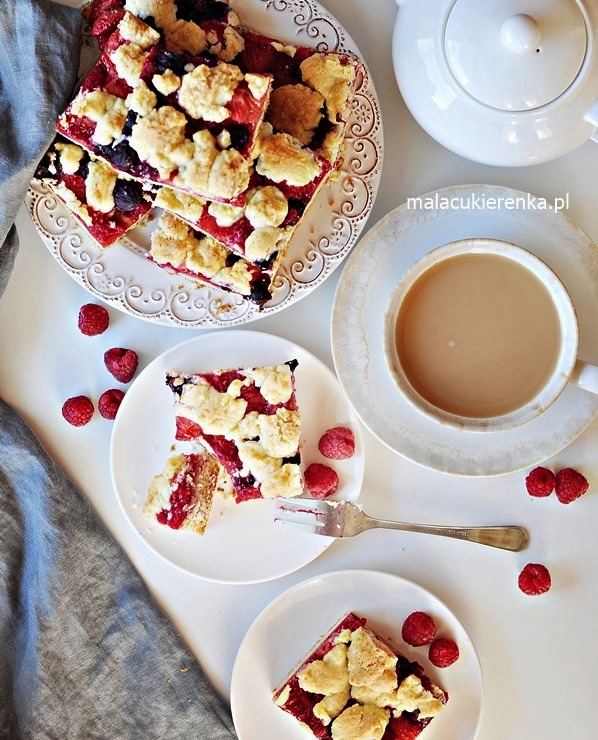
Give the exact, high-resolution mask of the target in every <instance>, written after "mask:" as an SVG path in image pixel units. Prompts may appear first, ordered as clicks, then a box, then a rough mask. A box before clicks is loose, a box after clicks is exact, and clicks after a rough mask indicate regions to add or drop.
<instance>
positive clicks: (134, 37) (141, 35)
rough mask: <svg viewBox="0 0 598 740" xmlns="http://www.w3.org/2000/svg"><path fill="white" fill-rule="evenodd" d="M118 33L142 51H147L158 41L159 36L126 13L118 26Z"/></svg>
mask: <svg viewBox="0 0 598 740" xmlns="http://www.w3.org/2000/svg"><path fill="white" fill-rule="evenodd" d="M118 32H119V34H120V35H121V36H122V38H123V39H126V40H127V41H131V42H132V43H134V44H137V45H138V46H139V47H141V48H142V49H149V48H150V46H154V45H155V44H157V43H158V41H160V34H159V33H158V32H157V31H156V30H154V29H153V28H152V27H151V26H148V25H147V23H144V22H143V21H142V20H140V19H139V18H138V17H136V16H135V15H134V14H133V13H130V12H128V11H127V12H125V15H124V18H123V19H122V20H121V22H120V23H119V24H118Z"/></svg>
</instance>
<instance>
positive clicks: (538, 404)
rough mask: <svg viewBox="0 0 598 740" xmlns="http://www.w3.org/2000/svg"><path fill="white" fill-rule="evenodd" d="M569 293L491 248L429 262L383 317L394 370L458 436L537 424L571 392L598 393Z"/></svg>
mask: <svg viewBox="0 0 598 740" xmlns="http://www.w3.org/2000/svg"><path fill="white" fill-rule="evenodd" d="M578 334H579V331H578V324H577V316H576V314H575V309H574V306H573V303H572V301H571V298H570V297H569V294H568V293H567V290H566V289H565V287H564V285H563V284H562V282H561V281H560V280H559V278H558V277H557V276H556V275H555V273H554V272H553V271H552V270H551V269H550V268H549V267H548V266H547V265H546V264H545V263H544V262H542V260H540V259H539V258H538V257H536V256H534V255H533V254H531V253H530V252H528V251H527V250H525V249H522V248H521V247H518V246H515V245H514V244H509V243H508V242H502V241H497V240H493V239H464V240H461V241H457V242H452V243H450V244H446V245H445V246H442V247H439V248H438V249H434V250H432V251H431V252H428V253H427V254H426V255H425V256H424V257H422V258H421V259H420V260H418V261H417V262H416V263H415V264H414V265H413V266H412V267H411V268H410V269H409V270H408V271H407V272H406V273H405V275H404V276H403V278H402V279H401V281H400V282H399V284H398V285H397V288H396V289H395V291H394V293H393V295H392V298H391V302H390V305H389V307H388V310H387V313H386V317H385V334H384V342H385V354H386V360H387V364H388V368H389V370H390V373H391V375H392V377H393V378H394V380H395V382H396V384H397V387H398V388H399V390H400V392H401V393H402V394H403V395H404V396H405V398H406V399H407V400H408V401H409V402H410V403H411V404H412V405H413V406H414V407H415V408H417V409H418V410H419V411H420V412H421V413H422V414H424V415H426V416H428V417H430V418H432V419H434V420H435V421H438V422H440V423H442V424H446V425H449V426H452V427H456V428H458V429H462V430H466V431H473V432H485V431H501V430H505V429H511V428H513V427H516V426H519V425H520V424H524V423H526V422H528V421H531V420H532V419H533V418H535V417H536V416H538V415H540V414H541V413H543V412H544V411H545V410H546V409H547V408H548V407H549V406H550V405H551V404H552V403H554V401H556V399H557V398H558V397H559V396H560V394H561V393H562V392H563V390H564V389H565V388H566V386H567V384H568V383H575V384H577V385H580V386H582V387H584V388H585V389H586V390H589V391H592V392H593V393H598V367H596V366H593V365H588V364H587V363H583V362H581V361H579V360H578V359H577V351H578Z"/></svg>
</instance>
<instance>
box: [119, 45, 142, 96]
mask: <svg viewBox="0 0 598 740" xmlns="http://www.w3.org/2000/svg"><path fill="white" fill-rule="evenodd" d="M147 56H148V52H147V51H144V50H143V48H142V47H141V46H139V44H135V43H133V42H131V43H130V44H123V45H122V46H119V47H118V49H115V50H114V51H113V52H112V54H110V59H111V60H112V62H113V63H114V66H115V68H116V71H117V73H118V76H119V77H122V79H123V80H125V81H126V82H127V83H128V84H129V85H131V87H133V86H134V85H135V84H136V83H137V81H138V80H139V76H140V75H141V70H142V69H143V63H144V62H145V60H146V59H147Z"/></svg>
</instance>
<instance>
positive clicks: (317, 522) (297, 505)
mask: <svg viewBox="0 0 598 740" xmlns="http://www.w3.org/2000/svg"><path fill="white" fill-rule="evenodd" d="M326 509H327V506H326V502H325V501H315V500H312V499H309V500H307V499H301V498H299V499H296V498H281V499H277V500H276V510H275V513H274V521H275V522H276V523H277V524H284V525H287V526H289V527H293V528H294V529H300V530H303V531H304V532H311V533H312V534H315V533H316V532H317V531H318V529H320V528H321V527H323V526H324V518H325V516H326Z"/></svg>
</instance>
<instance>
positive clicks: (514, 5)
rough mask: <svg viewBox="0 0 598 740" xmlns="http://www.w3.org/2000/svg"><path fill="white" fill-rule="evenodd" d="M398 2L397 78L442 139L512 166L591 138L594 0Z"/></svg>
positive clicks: (469, 154) (597, 59)
mask: <svg viewBox="0 0 598 740" xmlns="http://www.w3.org/2000/svg"><path fill="white" fill-rule="evenodd" d="M397 3H398V5H399V13H398V16H397V21H396V25H395V29H394V37H393V62H394V68H395V74H396V77H397V82H398V84H399V88H400V90H401V93H402V95H403V98H404V100H405V103H406V104H407V106H408V108H409V109H410V110H411V113H412V114H413V116H414V117H415V119H416V120H417V121H418V122H419V123H420V125H421V126H422V127H423V128H424V129H425V130H426V131H427V132H428V133H429V134H430V136H432V137H433V138H434V139H436V140H437V141H438V142H440V143H441V144H443V145H444V146H445V147H447V148H448V149H451V150H452V151H454V152H456V153H457V154H460V155H461V156H463V157H466V158H468V159H473V160H475V161H477V162H482V163H484V164H491V165H498V166H512V167H517V166H524V165H531V164H539V163H540V162H546V161H548V160H551V159H555V158H556V157H560V156H561V155H563V154H566V153H567V152H569V151H571V150H573V149H575V148H576V147H578V146H580V145H581V144H582V143H584V142H585V141H587V140H588V139H594V141H598V0H397Z"/></svg>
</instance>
